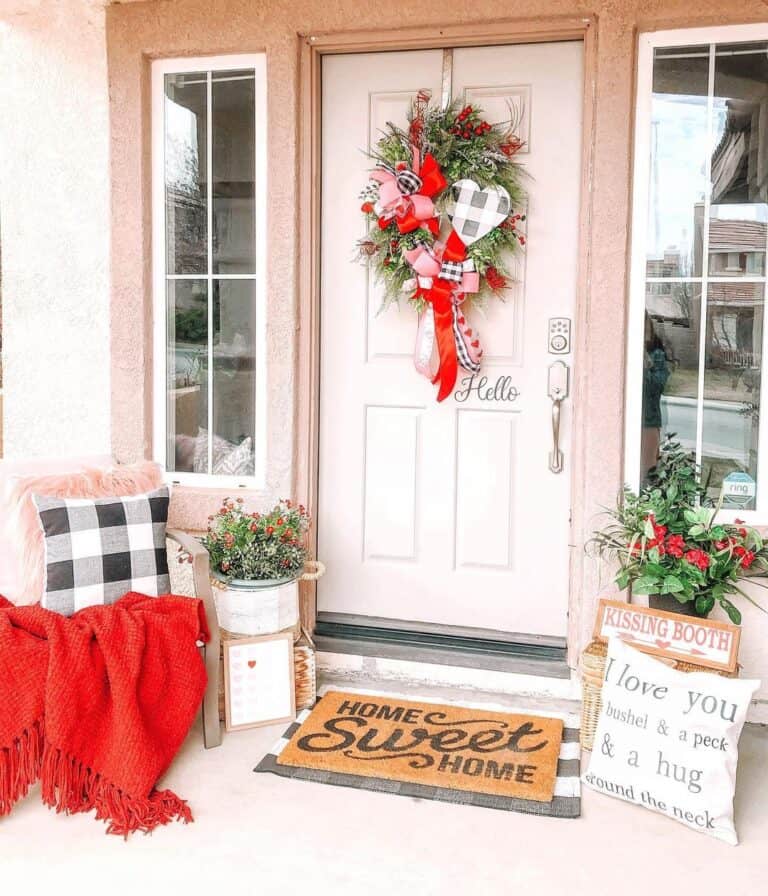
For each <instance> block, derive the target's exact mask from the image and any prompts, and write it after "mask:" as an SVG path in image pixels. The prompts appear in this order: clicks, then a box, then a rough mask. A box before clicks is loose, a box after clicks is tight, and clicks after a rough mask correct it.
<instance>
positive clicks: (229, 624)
mask: <svg viewBox="0 0 768 896" xmlns="http://www.w3.org/2000/svg"><path fill="white" fill-rule="evenodd" d="M307 566H313V567H314V571H312V572H304V574H303V575H301V576H299V577H298V578H293V579H263V580H259V581H252V580H245V579H230V580H229V581H226V580H225V579H224V578H223V577H222V576H219V575H218V574H217V573H215V572H214V573H213V574H212V578H211V582H212V584H213V585H214V592H213V593H214V599H215V601H216V615H217V616H218V619H219V626H220V628H223V629H224V630H225V631H228V632H232V633H233V634H238V635H271V634H274V633H275V632H280V631H284V630H285V629H290V628H294V629H296V631H297V632H298V631H299V581H300V580H305V579H308V580H312V579H318V578H320V576H321V575H322V574H323V573H324V572H325V567H324V566H323V564H322V563H320V562H319V561H308V562H307Z"/></svg>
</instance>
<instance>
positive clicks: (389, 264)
mask: <svg viewBox="0 0 768 896" xmlns="http://www.w3.org/2000/svg"><path fill="white" fill-rule="evenodd" d="M522 146H523V143H522V141H521V140H520V139H519V138H518V137H517V136H515V133H514V123H506V124H501V125H499V124H497V125H491V124H489V123H488V122H487V121H485V120H484V119H483V117H482V113H481V111H480V110H479V109H477V108H476V107H473V106H465V107H464V108H463V109H459V108H458V107H457V105H456V104H454V105H451V106H449V107H448V108H446V109H443V108H439V107H437V106H434V105H431V104H430V95H429V94H428V93H426V92H424V91H422V92H420V93H419V94H418V96H417V98H416V100H415V102H414V103H413V107H412V110H411V114H410V120H409V125H408V127H407V128H406V129H405V130H403V129H401V128H398V127H397V126H395V125H394V124H392V123H389V124H388V125H387V129H386V132H385V134H384V136H383V137H382V138H381V139H380V140H379V142H378V144H377V145H376V149H375V151H374V152H373V153H372V158H373V159H374V161H375V163H376V167H375V168H374V170H373V171H372V172H371V174H370V179H369V181H368V183H367V185H366V186H365V188H364V189H363V191H362V193H361V194H360V198H361V199H362V200H363V204H362V211H363V213H364V214H365V215H366V219H367V225H368V233H367V235H366V237H365V238H364V239H363V240H362V241H361V242H360V244H359V248H360V256H361V258H362V259H364V260H366V261H367V262H369V263H370V264H371V265H372V266H373V268H374V271H375V273H376V276H377V278H378V279H379V280H380V281H381V282H382V283H383V284H384V287H385V296H384V305H385V306H386V305H387V304H389V303H391V302H398V301H399V299H400V298H401V297H402V296H403V295H405V296H407V298H408V301H409V302H410V303H411V304H412V305H413V306H414V308H415V309H416V311H417V313H418V321H419V322H418V328H417V335H416V348H415V351H414V365H415V367H416V369H417V370H418V372H419V373H421V374H422V375H423V376H425V377H427V378H428V379H430V380H431V381H432V382H433V383H435V384H438V393H437V400H438V401H443V400H444V399H445V398H447V396H448V395H450V394H451V392H452V390H453V387H454V385H455V383H456V378H457V376H458V368H459V367H460V366H461V367H463V368H464V369H465V370H467V371H469V372H470V373H477V372H479V370H480V365H481V359H482V356H483V350H482V347H481V345H480V338H479V334H478V333H477V332H476V331H475V329H474V326H473V325H472V324H471V323H470V322H469V321H468V319H467V311H466V305H467V300H468V299H470V298H471V299H472V301H474V302H475V303H482V301H484V300H485V299H486V298H487V297H488V296H489V295H494V296H497V297H501V294H502V291H503V290H504V289H505V288H506V287H507V286H508V284H509V274H508V272H507V270H506V268H505V258H506V257H508V254H509V253H510V252H513V251H516V250H519V249H520V247H521V246H524V245H525V236H524V235H523V234H522V233H521V232H520V228H521V225H522V222H523V221H524V220H525V215H524V214H521V213H519V212H517V213H516V212H515V211H514V206H517V207H520V206H522V203H523V199H524V194H523V191H522V189H521V186H520V181H521V179H522V168H521V166H520V165H519V164H518V163H517V162H515V161H514V156H515V154H516V153H517V152H519V151H520V149H521V148H522Z"/></svg>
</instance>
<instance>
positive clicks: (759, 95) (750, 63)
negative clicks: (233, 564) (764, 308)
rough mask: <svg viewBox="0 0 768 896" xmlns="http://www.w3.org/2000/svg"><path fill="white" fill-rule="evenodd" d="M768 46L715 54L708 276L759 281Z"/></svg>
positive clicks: (766, 217)
mask: <svg viewBox="0 0 768 896" xmlns="http://www.w3.org/2000/svg"><path fill="white" fill-rule="evenodd" d="M767 52H768V43H765V42H762V43H760V44H731V45H721V46H718V47H717V48H716V56H715V79H714V97H713V115H714V136H715V142H714V150H713V153H712V209H711V214H710V225H709V228H710V230H709V272H710V275H711V276H713V277H723V276H724V277H744V276H748V277H749V276H751V277H755V276H758V277H759V276H763V275H764V274H765V251H766V236H767V234H766V231H767V229H768V205H766V200H768V164H766V152H767V151H768V146H767V145H766V127H768V121H767V120H766V115H768V100H767V97H766V89H767V88H768V58H767V57H766V53H767Z"/></svg>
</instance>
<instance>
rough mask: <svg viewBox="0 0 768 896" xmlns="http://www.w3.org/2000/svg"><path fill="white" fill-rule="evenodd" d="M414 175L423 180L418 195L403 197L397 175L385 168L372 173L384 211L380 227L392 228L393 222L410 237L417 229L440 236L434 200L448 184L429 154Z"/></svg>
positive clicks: (380, 204)
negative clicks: (424, 229)
mask: <svg viewBox="0 0 768 896" xmlns="http://www.w3.org/2000/svg"><path fill="white" fill-rule="evenodd" d="M414 168H417V169H418V170H416V171H414V173H415V174H416V175H417V176H418V177H419V178H420V179H421V187H420V188H419V190H418V192H415V193H410V194H408V193H404V192H403V191H402V189H401V185H400V183H399V182H398V177H397V174H395V173H393V172H392V171H388V170H387V169H386V168H377V169H376V170H375V171H373V172H372V173H371V179H372V180H375V181H378V183H379V202H378V207H379V208H380V209H381V214H380V215H379V227H381V229H382V230H384V229H386V228H387V227H389V224H390V222H391V221H392V219H393V218H394V219H395V221H396V222H397V229H398V230H399V231H400V233H410V232H411V231H412V230H416V229H417V228H418V227H422V226H426V227H428V228H429V230H430V231H431V232H432V233H433V234H434V235H435V236H437V233H438V231H439V230H440V222H439V221H438V219H437V218H436V217H435V205H434V202H433V201H432V197H433V196H436V195H437V194H438V193H440V192H442V191H443V190H444V189H445V188H446V186H447V181H446V179H445V178H444V177H443V173H442V171H441V170H440V166H439V165H438V164H437V162H436V161H435V158H434V157H433V156H432V155H430V154H427V155H426V156H425V157H424V162H423V164H422V165H421V166H420V167H419V166H418V165H414Z"/></svg>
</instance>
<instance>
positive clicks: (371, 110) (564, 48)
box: [318, 42, 583, 636]
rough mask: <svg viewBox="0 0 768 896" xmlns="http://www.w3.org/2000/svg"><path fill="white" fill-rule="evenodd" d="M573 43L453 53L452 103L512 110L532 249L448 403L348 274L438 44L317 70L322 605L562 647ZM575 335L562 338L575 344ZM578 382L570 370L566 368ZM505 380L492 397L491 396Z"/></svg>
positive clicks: (436, 86)
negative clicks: (369, 188)
mask: <svg viewBox="0 0 768 896" xmlns="http://www.w3.org/2000/svg"><path fill="white" fill-rule="evenodd" d="M582 67H583V46H582V44H581V43H580V42H567V43H552V44H530V45H516V46H504V47H479V48H468V49H457V50H454V51H453V79H452V86H453V95H454V96H455V97H457V98H459V99H461V101H462V103H464V102H474V103H477V104H478V105H480V106H481V107H482V108H483V109H484V111H485V113H486V117H487V118H488V119H489V120H491V121H494V120H506V119H508V118H509V117H510V114H511V113H510V110H515V111H514V112H513V114H515V115H517V116H519V117H520V121H521V128H522V136H524V138H525V139H526V141H527V149H526V152H524V153H522V154H521V155H520V156H519V159H520V161H521V162H522V163H523V164H524V165H525V167H526V169H527V170H528V172H529V173H530V179H529V181H528V193H529V200H528V208H527V209H524V210H521V211H526V212H527V214H528V221H527V233H526V236H527V251H526V252H525V254H524V255H523V256H521V257H520V258H519V260H518V261H517V262H516V268H517V270H516V273H517V282H516V283H515V284H514V286H513V287H512V288H511V289H510V290H509V291H508V294H507V296H506V301H505V302H498V301H494V302H493V303H491V304H489V305H488V307H487V310H486V312H485V314H484V315H483V314H481V313H479V312H477V311H475V312H472V313H471V319H472V323H473V325H474V326H476V327H477V329H478V330H479V331H480V333H481V337H482V342H483V346H484V349H485V356H484V358H483V362H484V363H483V371H482V374H481V376H484V377H485V378H486V382H485V383H484V386H483V388H477V387H478V386H479V379H480V378H476V379H475V381H474V383H473V385H474V387H475V388H473V389H468V388H467V387H468V386H470V377H469V375H468V374H465V373H464V372H462V371H460V374H459V381H458V383H457V390H456V392H455V393H454V396H453V397H450V398H448V399H446V401H444V402H443V403H442V404H437V403H436V402H435V398H434V395H435V389H434V387H433V386H432V385H431V384H430V383H429V382H428V381H427V380H425V379H423V378H421V377H419V375H418V374H417V373H416V371H415V369H414V366H413V361H412V356H413V344H414V337H415V331H416V314H415V312H414V311H413V310H412V309H411V308H410V307H409V306H408V305H407V302H405V301H403V303H402V306H401V308H400V309H399V310H397V309H396V308H389V309H388V310H386V311H384V312H382V313H381V314H377V312H378V310H379V306H380V301H381V300H380V294H379V290H378V288H377V286H376V284H375V283H374V282H373V279H372V277H370V276H369V274H368V273H367V272H366V269H365V268H364V267H363V266H361V265H359V264H356V263H354V261H353V255H354V247H355V244H356V242H357V240H358V239H360V237H361V236H363V234H364V223H363V216H362V215H361V214H360V211H359V204H360V200H359V199H358V194H359V191H360V189H361V187H362V186H363V185H364V184H365V182H366V179H367V172H368V170H369V169H370V167H371V162H370V160H369V159H368V158H367V157H366V156H365V154H364V152H363V151H362V150H367V149H370V148H371V147H372V146H373V145H374V144H375V142H376V140H377V139H378V135H379V131H380V129H381V128H382V127H383V126H384V124H385V123H386V122H387V121H394V122H396V123H399V124H405V120H406V114H407V111H408V107H409V103H410V101H411V99H412V98H413V97H414V96H415V94H416V93H417V91H418V90H420V89H423V88H429V89H431V91H432V95H433V97H434V98H435V99H437V100H439V97H440V91H441V79H442V70H443V53H442V51H440V50H427V51H414V52H404V53H378V54H363V55H340V56H328V57H325V59H324V60H323V97H322V99H323V102H322V109H323V111H322V161H323V170H322V227H321V238H322V275H321V277H322V279H321V360H320V364H321V392H320V458H319V460H320V464H319V477H320V481H319V506H318V539H319V556H320V557H321V558H322V559H323V560H324V562H325V563H326V564H327V567H328V572H327V574H326V576H325V577H324V578H323V579H322V580H321V581H320V582H319V584H318V610H319V611H320V612H334V613H348V614H354V615H357V616H360V615H362V616H371V617H383V618H388V619H399V620H409V621H415V622H423V623H425V624H429V625H434V624H438V625H440V624H442V625H455V626H462V627H476V628H482V629H492V630H496V631H501V632H521V633H538V634H545V635H554V636H563V635H564V634H565V631H566V615H567V605H568V564H569V546H568V536H569V515H570V488H569V485H570V478H571V450H570V432H571V428H572V405H571V401H570V398H566V399H565V400H564V401H563V402H562V405H561V420H560V432H561V438H560V447H561V449H562V451H563V458H564V469H563V472H561V473H553V472H552V470H551V469H550V453H551V451H552V443H553V428H552V413H553V402H552V400H551V399H550V397H549V395H548V371H549V366H550V365H551V364H552V363H553V362H556V361H557V360H558V359H559V360H561V361H563V362H565V364H567V365H568V367H569V368H572V355H571V354H570V353H569V352H568V351H566V352H565V353H562V354H559V355H558V354H553V353H550V351H549V336H550V333H549V321H550V319H551V318H565V319H572V318H573V309H574V300H575V289H576V275H577V245H578V208H579V185H580V180H581V110H582V82H583V72H582ZM572 340H573V333H571V341H572ZM570 372H571V376H572V373H573V371H572V369H571V371H570ZM497 384H498V385H497Z"/></svg>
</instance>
